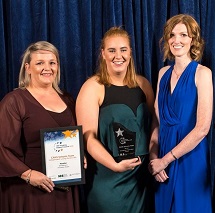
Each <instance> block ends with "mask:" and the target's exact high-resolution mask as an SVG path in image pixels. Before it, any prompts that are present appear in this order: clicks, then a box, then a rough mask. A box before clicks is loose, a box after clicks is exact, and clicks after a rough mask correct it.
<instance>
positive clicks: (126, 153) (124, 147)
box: [113, 123, 136, 161]
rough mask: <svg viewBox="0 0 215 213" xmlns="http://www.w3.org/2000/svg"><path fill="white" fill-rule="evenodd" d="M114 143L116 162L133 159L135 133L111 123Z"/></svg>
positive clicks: (120, 125)
mask: <svg viewBox="0 0 215 213" xmlns="http://www.w3.org/2000/svg"><path fill="white" fill-rule="evenodd" d="M113 131H114V136H115V141H116V144H117V147H118V153H119V155H118V158H117V160H118V161H121V160H124V159H129V158H134V157H135V141H136V132H132V131H130V130H129V129H127V128H126V127H124V126H123V125H122V124H120V123H113Z"/></svg>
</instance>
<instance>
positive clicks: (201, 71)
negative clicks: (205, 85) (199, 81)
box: [196, 64, 212, 77]
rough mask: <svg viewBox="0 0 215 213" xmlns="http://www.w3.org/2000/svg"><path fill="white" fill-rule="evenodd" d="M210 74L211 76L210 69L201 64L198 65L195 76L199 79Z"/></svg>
mask: <svg viewBox="0 0 215 213" xmlns="http://www.w3.org/2000/svg"><path fill="white" fill-rule="evenodd" d="M211 74H212V72H211V69H209V68H208V67H206V66H203V65H201V64H198V66H197V69H196V75H198V76H199V77H203V76H205V75H211Z"/></svg>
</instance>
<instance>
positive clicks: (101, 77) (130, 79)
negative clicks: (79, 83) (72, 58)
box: [96, 27, 137, 87]
mask: <svg viewBox="0 0 215 213" xmlns="http://www.w3.org/2000/svg"><path fill="white" fill-rule="evenodd" d="M113 36H121V37H125V38H127V39H128V43H129V46H130V47H131V39H130V36H129V34H128V33H127V31H125V30H124V29H122V28H121V27H111V28H110V29H109V30H108V31H107V32H106V33H105V34H104V37H103V39H102V41H101V45H100V55H99V59H98V68H97V72H96V76H97V77H98V82H99V83H100V84H104V85H108V86H110V84H111V82H110V76H109V74H108V70H107V64H106V61H105V60H104V59H103V57H102V50H103V49H104V48H105V41H106V39H107V38H109V37H113ZM136 78H137V75H136V70H135V66H134V59H133V56H132V54H131V59H130V62H129V64H128V68H127V72H126V75H125V78H124V83H125V84H126V85H127V86H128V87H137V81H136Z"/></svg>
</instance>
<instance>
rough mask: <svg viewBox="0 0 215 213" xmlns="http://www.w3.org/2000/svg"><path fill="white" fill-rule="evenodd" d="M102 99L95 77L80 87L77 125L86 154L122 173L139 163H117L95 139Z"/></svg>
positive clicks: (124, 161)
mask: <svg viewBox="0 0 215 213" xmlns="http://www.w3.org/2000/svg"><path fill="white" fill-rule="evenodd" d="M103 98H104V86H103V85H100V84H99V83H97V81H96V77H92V78H90V79H88V80H87V81H86V82H85V83H84V85H83V86H82V88H81V90H80V92H79V94H78V97H77V102H76V116H77V123H78V125H82V127H83V133H84V140H85V145H86V149H87V151H88V153H89V154H90V155H91V156H92V157H93V158H94V159H95V160H96V161H97V162H99V163H101V164H102V165H104V166H106V167H107V168H109V169H111V170H113V171H115V172H123V171H126V170H129V169H132V168H134V167H135V166H137V165H139V164H140V163H141V161H140V159H138V160H137V158H133V159H129V160H123V161H121V162H120V163H117V162H116V161H115V160H114V158H113V157H112V156H111V155H110V154H109V153H108V151H107V150H106V149H105V147H104V146H103V144H102V143H101V142H100V141H99V140H98V139H97V131H98V119H99V106H100V105H101V103H102V101H103Z"/></svg>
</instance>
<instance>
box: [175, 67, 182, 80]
mask: <svg viewBox="0 0 215 213" xmlns="http://www.w3.org/2000/svg"><path fill="white" fill-rule="evenodd" d="M173 71H174V73H175V75H176V78H177V79H179V77H180V76H181V74H182V73H183V72H182V73H181V74H178V73H177V71H176V69H175V66H174V68H173Z"/></svg>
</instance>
